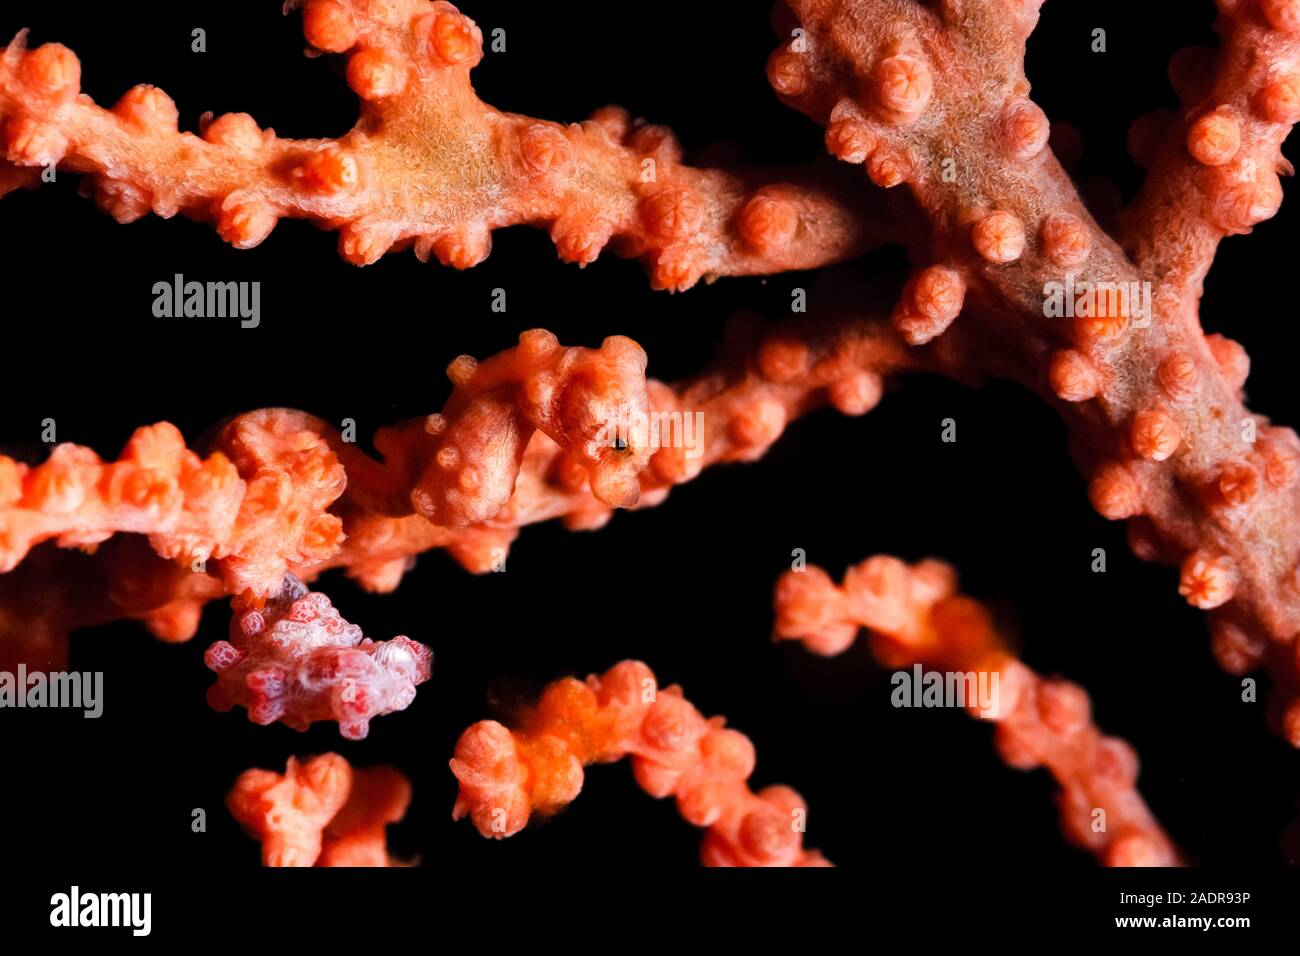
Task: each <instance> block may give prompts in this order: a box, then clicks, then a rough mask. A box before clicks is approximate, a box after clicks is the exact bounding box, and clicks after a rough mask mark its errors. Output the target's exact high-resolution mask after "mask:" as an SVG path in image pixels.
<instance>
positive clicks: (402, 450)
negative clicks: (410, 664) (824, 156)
mask: <svg viewBox="0 0 1300 956" xmlns="http://www.w3.org/2000/svg"><path fill="white" fill-rule="evenodd" d="M521 341H522V342H523V343H525V344H521V345H520V346H519V347H518V349H512V350H510V351H509V352H507V353H504V354H503V355H502V356H497V357H495V358H492V359H489V360H487V361H485V362H483V363H482V364H481V365H475V364H474V363H472V360H469V359H467V358H462V359H458V360H457V361H456V362H454V363H452V366H451V368H450V371H451V374H452V376H453V379H455V378H456V377H457V376H460V377H462V381H460V382H459V384H458V385H457V386H456V388H455V389H454V390H453V394H452V398H451V400H450V401H449V402H448V404H447V406H446V409H445V410H444V412H443V414H441V415H434V416H429V417H428V418H423V419H418V420H416V421H414V422H411V423H408V424H405V425H399V426H395V427H394V428H391V429H383V430H381V431H380V433H379V434H378V435H377V436H376V440H375V444H376V447H378V448H379V449H380V450H381V451H382V452H383V453H384V454H385V461H384V462H383V463H382V464H381V463H379V462H376V461H374V460H373V459H371V458H369V457H368V456H366V455H365V454H364V453H363V452H361V451H360V450H359V449H357V448H356V446H355V445H354V444H352V443H350V442H344V441H342V440H341V438H340V436H339V434H338V432H337V430H336V429H334V428H333V426H331V425H329V424H327V423H325V422H323V421H321V420H319V419H315V418H312V417H311V416H308V415H305V414H303V413H300V412H291V411H287V410H283V409H271V410H266V411H261V412H253V413H249V414H246V415H242V416H238V417H237V418H236V419H234V420H233V421H232V422H231V423H230V424H228V425H227V426H226V427H225V428H224V429H222V430H221V432H220V433H219V435H218V436H217V438H216V440H215V442H214V444H215V445H216V446H217V447H219V448H224V449H225V452H224V453H214V454H213V455H212V456H210V457H209V458H208V459H206V461H205V460H202V459H199V458H198V457H197V455H195V454H194V453H192V452H189V451H187V450H184V448H183V446H182V445H180V444H179V441H180V439H179V435H178V434H177V433H176V430H175V429H174V428H172V427H171V426H169V425H159V426H153V427H151V428H148V429H142V430H141V431H140V432H138V433H137V436H136V437H135V438H133V439H132V441H131V442H130V443H129V444H128V449H127V452H126V453H125V454H124V455H123V458H122V459H121V460H120V461H119V462H117V463H113V464H108V465H105V464H102V463H99V462H98V459H96V458H94V456H93V454H92V453H90V452H89V451H88V450H86V449H80V448H76V446H59V448H58V449H56V452H55V454H54V455H52V456H51V459H50V461H48V462H46V463H45V464H43V465H41V466H38V467H36V468H27V467H26V466H23V465H20V464H18V463H16V462H12V461H11V460H9V459H4V458H0V474H5V473H7V474H8V475H9V476H10V477H9V484H8V485H7V486H3V485H0V488H2V487H7V488H8V491H7V497H6V496H3V495H0V545H3V549H4V551H3V553H4V554H5V555H6V557H7V560H8V561H9V562H10V563H11V564H12V563H13V562H14V561H16V560H17V559H18V558H19V557H21V556H22V555H23V554H24V553H26V550H27V548H28V547H30V545H31V544H32V543H34V542H36V541H39V540H41V539H43V538H49V537H54V538H55V539H56V542H58V543H67V544H79V543H81V542H82V541H85V540H88V539H91V538H92V537H93V538H95V539H102V538H103V537H104V536H105V534H106V533H109V532H111V531H112V530H114V529H116V530H132V531H135V532H138V533H142V534H146V533H147V534H148V535H149V542H150V544H152V545H153V546H154V548H155V550H157V551H158V553H159V554H161V555H163V556H164V557H168V558H175V560H176V561H177V562H179V563H178V564H169V563H165V562H163V561H159V560H157V559H156V558H152V555H145V554H142V553H141V552H142V549H141V548H140V547H139V546H138V545H133V546H132V547H131V555H132V558H131V561H130V562H128V564H127V568H126V571H125V572H121V573H119V572H117V571H114V570H113V569H109V570H108V571H104V570H94V571H93V572H92V571H87V570H82V571H80V572H78V573H79V574H80V575H81V576H82V577H83V579H84V581H85V585H84V587H82V588H80V589H78V590H77V591H76V593H69V594H63V595H61V597H60V601H61V603H60V607H61V608H62V609H63V610H62V616H61V619H60V620H58V621H54V620H45V621H43V624H42V629H41V630H40V631H39V632H31V634H32V635H36V634H37V633H40V634H44V637H42V639H41V640H40V641H39V642H35V638H34V636H33V637H29V632H28V631H27V630H26V627H27V625H28V624H30V622H31V620H32V618H34V617H37V616H39V614H40V611H39V607H40V605H41V601H40V600H39V594H40V591H39V588H40V587H41V584H40V582H42V581H46V580H48V579H47V578H46V577H43V576H40V575H37V574H35V573H32V574H28V575H22V576H21V577H18V578H15V577H14V576H13V575H9V576H0V594H8V593H12V594H13V600H14V603H15V606H16V607H19V608H21V607H24V606H28V607H30V608H31V609H32V613H31V614H30V615H23V616H22V617H17V616H16V617H15V619H14V623H13V626H12V627H8V626H4V625H6V621H5V619H4V618H2V617H0V627H2V628H3V629H0V643H3V644H5V645H6V646H7V647H8V648H10V649H12V648H15V647H17V648H26V647H28V646H29V642H30V647H31V651H32V652H33V653H39V654H45V653H47V652H49V649H50V648H53V649H54V652H55V653H58V654H62V653H64V651H63V649H62V644H63V640H64V638H65V637H66V633H67V631H68V630H69V629H71V628H73V627H76V626H81V624H83V623H85V624H89V623H100V622H102V621H105V620H112V619H114V618H116V617H143V618H145V619H146V620H147V621H149V622H150V623H151V627H154V628H155V630H156V632H160V636H166V637H168V638H169V639H172V640H178V639H185V638H187V637H189V636H191V635H192V634H193V632H194V628H195V627H197V623H198V609H199V607H200V606H201V603H202V601H203V600H209V599H211V598H213V597H216V596H219V595H220V594H221V593H223V592H224V593H232V594H243V595H245V596H246V597H250V598H255V597H257V596H259V595H266V594H273V593H275V592H276V591H277V590H278V588H279V586H280V583H281V581H282V580H283V576H284V574H285V573H286V572H290V573H293V574H294V575H296V576H297V577H299V578H302V579H304V580H311V579H314V578H315V577H316V576H317V575H319V574H320V573H321V572H322V571H325V570H328V569H330V568H343V569H345V570H346V571H347V572H348V574H350V575H351V576H353V577H355V578H356V579H357V580H359V581H360V582H361V583H362V584H363V585H364V586H365V587H367V588H369V589H371V590H379V591H387V590H391V589H393V588H395V587H396V586H397V584H398V582H399V581H400V580H401V577H402V575H403V574H404V573H405V571H406V570H407V569H408V568H409V567H410V563H411V560H412V558H413V557H414V556H415V555H417V554H420V553H421V552H424V551H427V550H429V549H431V548H447V549H448V551H449V552H450V553H451V554H452V555H453V556H454V557H455V558H456V559H457V560H458V561H459V562H460V563H462V564H463V565H465V566H466V567H467V568H468V569H470V570H472V571H475V572H480V571H487V570H489V569H490V568H492V567H493V566H499V564H500V562H501V561H502V560H504V558H505V554H506V551H507V549H508V547H509V544H510V542H511V541H512V540H513V539H514V537H515V535H516V534H517V532H518V529H519V528H521V527H523V526H524V525H527V524H532V523H535V522H539V521H547V520H551V519H555V518H562V519H563V520H564V522H565V524H566V526H567V527H569V528H570V529H572V530H585V529H593V528H598V527H600V526H602V525H603V524H604V523H605V522H606V521H608V520H609V517H610V515H611V514H612V512H613V507H614V506H616V505H617V504H619V503H627V502H629V501H631V500H632V496H631V494H630V493H629V491H628V487H627V484H628V483H627V477H628V476H630V475H635V476H636V482H637V484H638V485H639V495H640V497H639V500H638V505H639V506H643V507H644V506H650V505H655V504H658V503H660V502H661V501H663V500H664V498H665V497H666V496H667V495H668V493H669V491H670V490H671V489H672V487H673V486H674V485H676V484H680V483H682V482H685V481H688V480H690V479H692V478H694V477H695V476H696V475H697V474H699V473H700V472H701V471H702V470H703V469H704V468H706V467H708V466H709V465H712V464H715V463H723V462H732V461H749V460H753V459H755V458H758V457H759V456H761V455H762V454H763V452H764V451H766V449H767V448H768V447H770V446H771V444H772V443H773V442H774V441H776V439H777V438H778V437H780V435H781V434H782V432H783V431H784V429H785V426H786V424H787V423H788V422H790V421H792V420H793V419H795V418H796V417H798V416H800V415H803V414H806V413H808V412H810V411H812V410H815V409H817V408H820V407H823V406H825V405H832V406H834V407H836V408H838V409H839V410H840V411H842V412H844V413H846V414H861V413H863V412H866V411H868V410H869V409H870V408H872V407H874V405H875V404H876V402H877V401H878V400H879V398H880V396H881V394H882V391H883V376H885V375H888V374H891V373H894V372H898V371H903V370H908V369H913V368H934V369H941V370H945V371H947V372H949V373H950V374H954V375H961V374H963V369H962V366H961V364H960V358H959V356H957V355H955V354H950V353H951V352H952V349H951V346H952V343H953V341H955V340H953V339H948V340H945V349H947V350H948V351H946V352H945V351H943V350H940V349H937V348H936V349H932V350H928V351H927V350H922V351H909V350H907V349H906V348H905V347H904V345H903V343H902V342H900V341H899V339H898V338H897V336H896V335H895V333H894V332H893V331H892V330H891V329H890V327H889V326H888V324H887V323H885V322H882V321H880V320H872V319H864V318H861V317H859V316H857V315H855V314H854V313H852V312H826V313H822V314H819V315H816V316H812V315H809V316H799V317H796V318H794V319H791V320H789V321H787V322H785V323H782V324H778V325H777V326H775V327H774V328H772V329H770V330H766V329H764V328H763V327H762V326H761V324H760V323H758V322H757V321H755V320H754V319H752V318H749V317H743V318H740V319H738V320H737V321H736V322H734V323H732V325H731V327H730V330H729V332H728V341H727V347H726V352H725V354H724V357H723V358H722V359H721V360H720V361H719V362H718V363H717V365H716V366H715V367H714V368H712V369H710V370H709V371H707V372H705V373H703V374H702V375H700V376H698V377H697V378H695V379H692V380H689V381H687V382H683V383H681V384H679V385H676V386H669V385H665V384H663V383H660V382H654V381H651V382H649V383H648V384H647V383H646V382H645V379H644V362H645V357H644V354H643V353H642V352H641V350H640V349H639V348H637V347H635V346H634V345H632V344H631V343H630V342H629V341H628V340H626V339H617V338H616V339H612V340H607V342H606V344H605V346H603V347H602V349H601V350H598V351H597V350H588V349H562V350H560V351H561V352H563V353H564V357H562V358H561V359H559V361H554V360H553V358H552V357H547V358H545V359H542V360H538V361H539V362H540V364H536V363H534V362H533V361H532V360H530V359H529V358H528V357H529V356H534V357H536V349H537V346H538V345H539V344H547V343H551V342H552V341H553V340H551V339H550V337H549V336H547V335H546V334H545V333H541V332H528V333H524V335H523V336H522V337H521ZM938 344H939V343H936V346H937V345H938ZM546 354H547V355H548V356H550V353H549V352H547V353H546ZM471 369H473V370H474V371H473V372H472V373H471V372H470V370H471ZM530 370H531V371H530ZM532 372H535V373H536V374H531V373H532ZM507 373H508V374H507ZM512 396H513V397H512ZM512 402H514V403H516V404H513V405H512V404H511V403H512ZM646 409H648V411H643V410H646ZM533 424H536V425H538V426H539V427H540V430H538V431H531V428H532V426H533ZM525 435H530V436H531V437H527V438H525V437H524V436H525ZM164 440H165V441H164ZM160 443H163V444H166V446H167V448H168V449H169V450H168V453H167V455H166V456H154V457H153V458H150V457H149V456H143V455H142V454H141V449H149V448H153V447H155V446H156V445H158V444H160ZM521 447H522V448H523V455H522V459H520V458H518V452H519V449H520V448H521ZM64 448H68V449H71V450H69V451H61V450H60V449H64ZM452 450H454V453H453V451H452ZM158 461H163V462H165V463H168V464H167V468H161V467H159V466H158V465H157V462H158ZM175 462H179V463H180V464H172V463H175ZM187 463H188V464H187ZM74 464H75V466H76V467H75V468H74V467H72V466H73V465H74ZM345 466H346V467H345ZM449 466H450V467H449ZM187 468H188V469H189V472H186V469H187ZM638 468H639V472H638V471H637V469H638ZM168 469H170V470H168ZM196 469H197V472H203V473H209V472H210V473H216V474H219V475H222V476H225V478H224V480H223V481H221V482H215V483H214V482H209V483H207V484H204V485H202V486H201V487H202V489H203V495H202V496H200V498H198V499H196V500H195V501H193V502H191V501H190V498H189V492H188V491H187V489H188V488H189V487H190V485H189V484H187V483H186V482H184V481H181V480H180V479H178V478H177V477H176V476H177V475H181V474H183V473H190V472H195V473H197V472H196ZM467 474H469V475H473V476H475V477H474V479H473V481H471V482H466V481H465V479H464V477H463V476H464V475H467ZM516 474H517V477H516ZM106 476H109V477H112V478H113V480H112V481H107V480H106ZM137 484H139V485H142V486H144V487H148V488H164V489H165V493H159V494H158V495H157V498H158V499H159V500H162V501H164V502H165V503H166V507H165V508H157V507H154V508H152V509H151V508H149V507H147V505H148V502H146V506H145V507H142V506H140V505H137V504H136V503H134V501H133V500H130V499H124V498H123V496H122V495H121V494H114V493H110V491H107V490H106V489H112V488H117V487H133V486H135V485H137ZM212 484H217V485H219V487H220V489H221V494H219V495H214V494H211V493H210V486H211V485H212ZM345 486H346V490H345ZM48 488H53V489H63V491H60V492H59V494H57V495H55V494H52V493H50V492H47V491H45V490H43V489H48ZM67 489H75V491H74V492H69V491H68V490H67ZM502 492H504V493H505V494H508V495H509V497H508V498H507V499H505V501H504V505H500V506H499V510H494V508H496V507H498V506H497V505H496V504H495V503H496V502H498V501H500V495H501V493H502ZM597 492H600V494H603V495H604V498H605V500H602V498H601V496H600V495H598V494H597ZM241 494H242V497H240V495H241ZM611 499H612V500H611ZM50 501H54V502H56V504H58V503H65V502H68V501H75V502H78V504H76V506H75V507H73V506H67V505H61V506H62V507H63V510H61V511H60V510H58V508H55V509H53V510H51V509H50V507H49V506H48V503H49V502H50ZM5 502H7V504H5ZM214 502H216V503H218V504H219V507H218V506H217V504H214ZM403 502H405V505H403ZM417 505H418V508H417ZM489 505H492V507H489ZM327 509H328V510H327ZM403 510H404V511H405V517H394V516H393V512H398V513H401V512H402V511H403ZM417 510H419V511H421V512H422V513H418V514H417V513H415V512H416V511H417ZM453 512H454V513H455V514H456V515H458V516H465V515H474V516H482V515H487V516H488V517H486V518H482V520H479V521H478V522H477V523H475V524H469V525H466V526H464V527H460V528H449V527H446V526H443V525H437V524H433V523H432V522H431V521H430V520H429V519H428V518H426V517H425V514H433V515H448V514H452V513H453ZM232 513H233V514H234V515H235V517H234V519H233V522H232V521H231V520H230V519H229V515H231V514H232ZM211 515H219V516H221V520H220V521H216V520H213V519H212V518H211V517H210V516H211ZM444 520H450V519H447V518H444ZM214 528H220V529H228V531H226V533H224V534H221V535H218V534H217V533H216V532H215V531H214V530H213V529H214ZM196 529H197V530H196ZM38 532H39V533H38ZM112 553H114V552H113V551H109V552H106V554H110V555H111V554H112ZM205 553H207V554H210V555H211V556H213V557H215V558H216V559H217V560H215V561H211V562H207V563H204V562H203V561H202V560H201V558H202V556H203V555H204V554H205ZM150 559H152V560H150ZM43 560H44V561H52V560H53V559H52V558H48V557H47V558H44V559H43ZM65 563H66V560H65ZM90 563H94V562H90ZM122 573H125V574H126V575H127V577H128V578H129V579H130V580H132V581H134V582H136V583H134V584H133V585H132V586H131V587H130V588H129V589H123V588H120V587H117V586H115V585H114V581H115V580H116V578H117V577H119V576H121V574H122ZM214 573H215V574H216V575H217V576H219V578H220V580H219V581H218V580H215V579H214V577H213V576H212V575H213V574H214ZM53 577H58V575H53ZM146 580H147V581H149V582H150V584H149V587H147V588H146V587H145V586H144V585H143V583H142V582H144V581H146ZM34 582H35V584H36V586H37V588H38V590H37V591H35V592H33V590H32V588H33V583H34ZM101 582H102V584H101ZM49 586H54V585H52V584H51V585H49ZM47 631H48V633H46V632H47ZM11 653H15V654H16V655H17V656H18V657H19V658H21V656H22V654H23V653H24V651H23V650H21V649H20V650H17V651H13V650H11Z"/></svg>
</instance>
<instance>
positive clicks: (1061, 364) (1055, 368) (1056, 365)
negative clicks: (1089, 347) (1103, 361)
mask: <svg viewBox="0 0 1300 956" xmlns="http://www.w3.org/2000/svg"><path fill="white" fill-rule="evenodd" d="M1047 381H1048V383H1049V384H1050V385H1051V387H1052V391H1053V392H1055V393H1056V396H1057V398H1059V399H1061V400H1062V401H1066V402H1086V401H1088V399H1090V398H1096V397H1097V393H1098V392H1099V391H1100V390H1101V376H1100V375H1099V374H1098V372H1097V366H1095V365H1093V364H1092V361H1091V360H1090V359H1089V358H1088V357H1087V356H1086V355H1084V354H1083V353H1082V352H1077V351H1075V350H1074V349H1061V350H1060V351H1058V352H1055V353H1053V355H1052V358H1051V362H1050V363H1049V364H1048V367H1047Z"/></svg>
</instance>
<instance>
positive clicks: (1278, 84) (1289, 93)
mask: <svg viewBox="0 0 1300 956" xmlns="http://www.w3.org/2000/svg"><path fill="white" fill-rule="evenodd" d="M1254 105H1255V112H1256V113H1257V114H1259V117H1260V118H1261V119H1263V120H1267V121H1268V122H1270V123H1286V124H1288V125H1290V124H1292V123H1296V122H1300V76H1297V75H1295V74H1289V75H1287V76H1283V77H1281V78H1280V79H1277V80H1274V81H1273V82H1272V83H1268V84H1266V85H1264V86H1262V87H1260V90H1259V92H1258V93H1256V94H1255V100H1254Z"/></svg>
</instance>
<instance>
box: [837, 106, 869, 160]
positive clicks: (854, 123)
mask: <svg viewBox="0 0 1300 956" xmlns="http://www.w3.org/2000/svg"><path fill="white" fill-rule="evenodd" d="M826 149H827V151H828V152H830V154H831V155H832V156H834V157H835V158H836V159H838V160H839V161H840V162H842V163H853V164H854V165H860V164H862V163H865V162H866V161H867V157H869V156H870V155H871V154H872V153H873V152H874V151H875V149H876V137H875V134H873V133H872V132H871V130H870V129H869V128H868V127H867V124H866V123H864V122H863V121H862V120H861V119H860V118H858V117H856V116H845V117H841V118H839V119H833V120H832V121H831V122H830V124H829V125H828V126H827V127H826Z"/></svg>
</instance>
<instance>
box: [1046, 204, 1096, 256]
mask: <svg viewBox="0 0 1300 956" xmlns="http://www.w3.org/2000/svg"><path fill="white" fill-rule="evenodd" d="M1041 233H1042V237H1043V251H1044V252H1045V253H1046V254H1047V258H1049V259H1051V260H1052V261H1053V262H1054V263H1056V264H1057V265H1058V266H1077V265H1080V264H1081V263H1083V262H1084V260H1086V259H1087V258H1088V254H1089V253H1090V252H1091V251H1092V234H1091V233H1090V232H1089V231H1088V227H1087V226H1086V225H1084V223H1083V221H1082V220H1081V219H1079V217H1077V216H1072V215H1070V214H1069V213H1064V212H1059V213H1053V214H1052V215H1050V216H1048V217H1046V218H1045V219H1044V220H1043V225H1042V230H1041Z"/></svg>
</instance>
